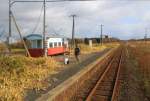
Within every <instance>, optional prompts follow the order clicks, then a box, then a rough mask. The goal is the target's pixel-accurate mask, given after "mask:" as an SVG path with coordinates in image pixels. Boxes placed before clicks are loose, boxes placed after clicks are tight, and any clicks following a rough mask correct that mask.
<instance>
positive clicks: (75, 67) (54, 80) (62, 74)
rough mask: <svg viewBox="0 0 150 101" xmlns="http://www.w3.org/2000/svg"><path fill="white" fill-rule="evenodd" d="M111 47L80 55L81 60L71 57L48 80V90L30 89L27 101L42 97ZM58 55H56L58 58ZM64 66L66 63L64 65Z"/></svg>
mask: <svg viewBox="0 0 150 101" xmlns="http://www.w3.org/2000/svg"><path fill="white" fill-rule="evenodd" d="M109 50H110V49H105V50H104V51H102V52H97V53H92V54H86V55H81V56H80V62H76V60H75V58H73V57H71V58H70V64H69V65H65V67H64V68H62V69H60V70H59V71H58V73H56V74H53V75H51V76H50V77H49V78H48V79H47V80H46V81H47V82H48V83H49V87H48V88H47V89H46V90H40V91H35V90H32V91H29V92H28V93H27V96H26V97H25V101H35V99H37V98H38V97H40V96H41V95H42V94H45V93H47V92H48V91H50V90H51V89H53V88H55V87H56V86H58V85H59V84H60V83H62V82H64V81H65V80H67V79H68V78H69V77H71V76H73V75H74V74H76V73H77V72H79V71H80V70H81V69H83V68H85V67H86V66H87V65H88V64H90V63H92V62H94V61H95V60H96V59H98V58H99V57H101V56H102V55H103V54H105V53H107V52H108V51H109ZM57 58H58V57H56V59H57ZM62 58H63V57H61V59H60V60H62ZM62 66H64V65H62Z"/></svg>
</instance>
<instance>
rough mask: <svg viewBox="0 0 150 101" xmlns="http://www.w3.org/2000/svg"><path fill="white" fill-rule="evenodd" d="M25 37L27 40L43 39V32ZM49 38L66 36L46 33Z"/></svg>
mask: <svg viewBox="0 0 150 101" xmlns="http://www.w3.org/2000/svg"><path fill="white" fill-rule="evenodd" d="M25 38H26V39H27V40H42V39H43V37H42V35H41V34H29V35H27V36H26V37H25ZM49 38H65V37H64V36H61V35H57V34H51V35H46V39H49Z"/></svg>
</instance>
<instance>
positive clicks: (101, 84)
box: [86, 49, 123, 101]
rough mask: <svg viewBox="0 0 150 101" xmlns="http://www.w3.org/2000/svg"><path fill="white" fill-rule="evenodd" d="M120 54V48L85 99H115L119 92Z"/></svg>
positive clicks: (103, 100)
mask: <svg viewBox="0 0 150 101" xmlns="http://www.w3.org/2000/svg"><path fill="white" fill-rule="evenodd" d="M118 53H119V55H118ZM122 54H123V50H122V49H121V50H118V52H116V55H115V56H114V58H113V59H112V60H111V61H110V62H109V64H108V66H107V68H106V69H105V71H104V72H103V74H102V75H101V76H100V78H99V79H98V81H97V82H96V84H95V86H94V87H93V89H92V90H91V91H90V93H89V94H88V96H87V97H86V101H116V100H115V99H117V96H118V92H119V91H118V89H119V83H120V82H119V76H120V70H121V62H122Z"/></svg>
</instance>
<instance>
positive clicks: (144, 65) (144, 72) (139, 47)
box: [130, 42, 150, 98]
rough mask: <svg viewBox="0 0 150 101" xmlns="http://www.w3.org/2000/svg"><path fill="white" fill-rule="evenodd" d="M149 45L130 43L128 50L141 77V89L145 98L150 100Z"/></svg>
mask: <svg viewBox="0 0 150 101" xmlns="http://www.w3.org/2000/svg"><path fill="white" fill-rule="evenodd" d="M149 46H150V43H147V44H145V43H144V42H140V43H132V44H131V45H130V49H131V51H132V54H133V55H134V57H135V59H136V61H137V62H138V67H139V69H140V74H141V76H142V81H143V84H142V87H143V91H144V92H145V96H147V97H148V98H150V95H149V94H150V68H149V67H150V62H149V60H150V47H149Z"/></svg>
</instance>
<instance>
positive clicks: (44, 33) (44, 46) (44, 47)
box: [43, 0, 47, 57]
mask: <svg viewBox="0 0 150 101" xmlns="http://www.w3.org/2000/svg"><path fill="white" fill-rule="evenodd" d="M43 5H44V15H43V50H44V56H45V57H47V42H46V0H44V2H43Z"/></svg>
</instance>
